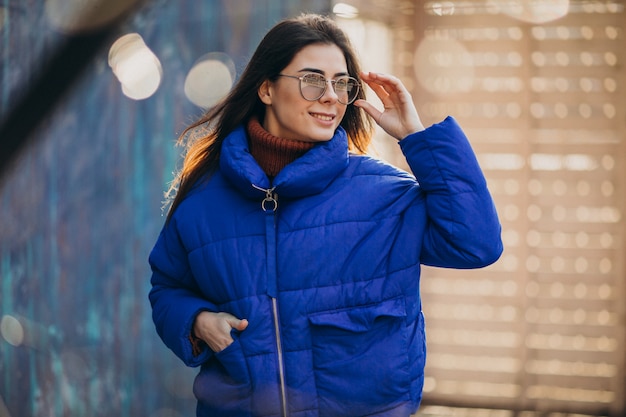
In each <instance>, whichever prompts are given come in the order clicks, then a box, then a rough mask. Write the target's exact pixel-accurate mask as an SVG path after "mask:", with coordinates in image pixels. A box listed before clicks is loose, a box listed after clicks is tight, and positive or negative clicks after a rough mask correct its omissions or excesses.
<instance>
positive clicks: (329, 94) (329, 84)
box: [319, 80, 339, 103]
mask: <svg viewBox="0 0 626 417" xmlns="http://www.w3.org/2000/svg"><path fill="white" fill-rule="evenodd" d="M319 100H320V101H321V102H323V103H327V102H331V103H334V102H336V101H339V96H337V93H336V92H335V85H334V84H333V81H332V80H326V90H324V94H322V96H321V97H320V98H319Z"/></svg>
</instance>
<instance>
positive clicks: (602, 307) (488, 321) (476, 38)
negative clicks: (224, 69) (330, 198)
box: [393, 0, 626, 417]
mask: <svg viewBox="0 0 626 417" xmlns="http://www.w3.org/2000/svg"><path fill="white" fill-rule="evenodd" d="M401 3H402V4H405V5H406V3H407V2H401ZM522 3H526V4H529V3H535V4H540V3H541V2H519V1H506V2H503V1H500V2H498V1H486V0H485V1H446V2H414V4H413V5H414V16H412V18H411V22H412V25H408V24H407V23H406V19H405V20H402V19H404V18H403V17H401V18H400V19H399V20H398V21H397V22H396V24H395V26H393V27H394V31H395V32H396V36H395V39H396V40H397V42H396V48H399V51H398V53H397V54H396V56H397V58H396V68H398V70H397V72H398V73H400V74H401V75H402V76H403V79H404V80H405V82H406V83H407V85H409V86H410V87H411V88H412V93H413V95H414V99H415V101H416V103H417V105H418V108H419V111H420V114H421V115H422V117H423V119H424V120H425V122H427V123H433V122H436V121H439V120H441V119H442V118H443V117H445V116H446V115H448V114H450V115H454V116H455V117H456V118H457V119H458V120H459V121H460V122H461V124H462V125H463V126H464V128H465V130H466V132H467V133H468V135H469V137H470V139H471V141H472V144H473V146H474V147H475V150H476V151H477V153H478V157H479V160H480V162H481V164H482V166H483V168H484V171H485V174H486V176H487V179H488V183H489V186H490V189H491V190H492V192H493V195H494V198H495V200H496V204H497V206H498V210H499V213H500V216H501V220H502V224H503V240H504V242H505V246H506V249H505V252H504V254H503V256H502V258H501V260H500V261H498V262H497V263H496V264H494V265H493V266H491V267H489V268H486V269H483V270H476V271H453V270H442V269H428V268H427V269H425V271H424V274H423V278H422V291H423V302H424V311H425V315H426V319H427V336H428V344H429V356H428V365H427V377H426V387H425V397H424V406H423V408H422V410H421V414H424V415H429V414H432V415H435V414H436V415H439V416H443V415H450V416H452V415H454V416H465V415H467V416H469V415H472V416H478V415H480V416H483V415H484V416H492V415H493V416H495V415H498V416H513V415H516V416H527V417H531V416H532V417H534V416H556V415H558V416H567V415H574V414H576V415H593V416H599V415H611V416H622V415H624V413H625V412H626V409H625V407H624V401H625V400H624V398H625V397H626V392H625V387H624V307H623V304H624V302H623V296H624V292H625V291H624V277H625V270H624V255H625V248H624V225H623V217H624V202H625V199H624V178H625V172H624V166H623V161H624V157H625V156H626V150H625V145H624V139H625V128H624V125H625V120H626V108H625V99H624V97H625V93H624V90H625V86H626V84H625V81H626V80H625V75H624V72H625V71H624V63H625V61H626V59H625V58H626V55H625V54H626V48H625V32H626V12H625V7H624V2H623V1H571V2H570V5H569V9H568V12H569V13H568V14H567V15H566V16H565V17H563V18H561V19H558V20H555V21H547V22H541V23H532V22H527V21H522V20H520V19H518V18H515V17H513V16H511V15H507V14H506V13H504V12H505V11H506V7H507V6H510V5H516V4H517V5H519V4H522ZM558 3H563V2H557V1H545V2H543V4H544V5H552V6H555V5H558ZM544 11H545V9H544ZM543 16H545V15H538V16H535V17H543ZM407 33H409V34H412V35H413V36H405V35H406V34H407ZM403 34H404V35H403ZM436 406H437V407H436ZM442 406H444V408H442ZM445 407H448V408H445ZM454 407H456V408H454ZM463 408H465V411H462V410H463ZM481 410H482V411H481ZM489 410H491V411H489ZM507 410H508V411H507Z"/></svg>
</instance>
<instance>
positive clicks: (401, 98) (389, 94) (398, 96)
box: [354, 72, 424, 140]
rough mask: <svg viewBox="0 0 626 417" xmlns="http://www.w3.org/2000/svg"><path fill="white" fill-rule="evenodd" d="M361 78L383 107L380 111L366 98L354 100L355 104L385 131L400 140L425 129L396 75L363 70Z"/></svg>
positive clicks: (409, 96) (407, 93)
mask: <svg viewBox="0 0 626 417" xmlns="http://www.w3.org/2000/svg"><path fill="white" fill-rule="evenodd" d="M360 77H361V80H362V81H363V82H365V83H366V84H367V85H368V86H370V88H371V89H372V91H374V93H376V95H377V96H378V98H380V100H381V102H382V103H383V106H384V109H383V110H382V111H380V110H378V109H377V108H376V107H374V106H373V105H372V104H371V103H368V102H367V101H365V100H357V101H355V102H354V105H355V106H357V107H360V108H362V109H363V110H364V111H365V112H366V113H368V114H369V115H370V116H372V118H373V119H374V120H375V121H376V123H377V124H378V125H379V126H380V127H381V128H382V129H383V130H384V131H385V132H387V133H388V134H389V135H391V136H393V137H394V138H396V139H397V140H402V139H404V138H405V137H407V136H408V135H410V134H412V133H415V132H419V131H422V130H424V125H423V124H422V122H421V120H420V117H419V115H418V114H417V110H416V109H415V105H414V104H413V99H412V97H411V94H410V93H409V91H408V90H407V89H406V87H405V86H404V84H402V82H401V81H400V80H399V79H398V78H396V77H394V76H391V75H387V74H378V73H374V72H362V73H361V74H360Z"/></svg>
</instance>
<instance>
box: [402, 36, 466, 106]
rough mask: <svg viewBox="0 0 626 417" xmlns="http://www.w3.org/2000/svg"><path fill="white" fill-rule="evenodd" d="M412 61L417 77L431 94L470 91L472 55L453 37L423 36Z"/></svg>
mask: <svg viewBox="0 0 626 417" xmlns="http://www.w3.org/2000/svg"><path fill="white" fill-rule="evenodd" d="M413 63H414V65H413V67H414V69H415V76H416V78H417V81H418V82H419V83H420V84H421V85H422V87H424V88H425V89H426V90H428V91H429V92H431V93H433V94H437V95H442V94H443V95H445V94H450V93H455V92H456V93H458V92H469V91H470V90H471V89H472V87H473V86H474V59H473V58H472V56H471V55H470V53H469V51H467V49H466V48H465V47H464V46H463V45H462V44H461V43H460V42H458V41H456V40H453V39H436V38H426V39H424V40H423V41H422V42H420V44H419V46H418V47H417V51H416V52H415V55H414V61H413Z"/></svg>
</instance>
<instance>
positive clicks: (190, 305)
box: [149, 218, 217, 366]
mask: <svg viewBox="0 0 626 417" xmlns="http://www.w3.org/2000/svg"><path fill="white" fill-rule="evenodd" d="M149 263H150V267H151V268H152V279H151V281H150V282H151V284H152V288H151V290H150V293H149V299H150V304H151V305H152V320H153V321H154V324H155V327H156V330H157V333H158V334H159V336H160V337H161V339H162V340H163V342H164V343H165V345H166V346H167V347H169V348H170V349H171V350H172V351H173V352H174V353H175V354H176V356H178V357H179V358H180V359H181V360H182V361H183V362H184V363H185V364H186V365H187V366H199V365H201V364H202V363H203V362H205V361H206V360H207V359H208V358H209V356H210V355H212V354H213V352H212V351H211V350H210V349H209V348H208V347H207V346H206V345H204V346H203V349H202V350H201V351H200V352H198V351H197V348H198V344H197V340H195V339H194V338H193V337H192V334H193V333H192V331H193V323H194V320H195V318H196V316H197V315H198V314H199V313H200V312H201V311H217V309H216V306H215V305H214V304H212V303H211V302H209V301H207V300H206V299H204V298H203V297H202V295H201V293H200V290H199V288H198V287H197V284H196V283H195V280H194V278H193V274H192V273H191V269H190V267H189V262H188V260H187V251H186V249H185V247H184V246H183V244H182V242H181V240H180V237H179V234H178V232H177V228H176V220H175V218H172V219H171V220H170V221H169V222H168V223H167V224H166V225H165V226H164V227H163V229H162V230H161V234H160V235H159V238H158V240H157V242H156V244H155V246H154V248H153V249H152V252H151V253H150V257H149ZM194 345H195V346H194Z"/></svg>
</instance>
